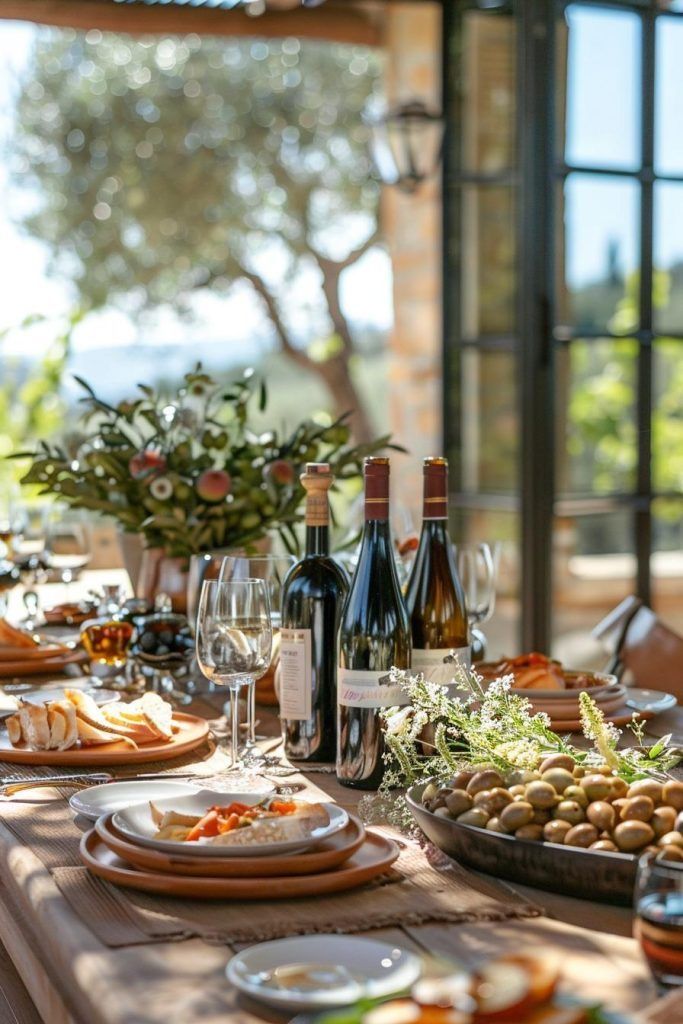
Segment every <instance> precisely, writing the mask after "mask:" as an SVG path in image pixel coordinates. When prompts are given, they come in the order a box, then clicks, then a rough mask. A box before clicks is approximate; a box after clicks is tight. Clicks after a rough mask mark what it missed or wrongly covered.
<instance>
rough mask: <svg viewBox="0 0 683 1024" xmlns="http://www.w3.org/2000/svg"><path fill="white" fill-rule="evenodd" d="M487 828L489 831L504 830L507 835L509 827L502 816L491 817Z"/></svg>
mask: <svg viewBox="0 0 683 1024" xmlns="http://www.w3.org/2000/svg"><path fill="white" fill-rule="evenodd" d="M486 830H487V831H488V832H502V833H503V834H505V835H507V829H506V828H505V827H504V826H503V823H502V822H501V820H500V818H489V820H488V821H487V822H486Z"/></svg>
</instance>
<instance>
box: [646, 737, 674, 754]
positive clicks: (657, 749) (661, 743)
mask: <svg viewBox="0 0 683 1024" xmlns="http://www.w3.org/2000/svg"><path fill="white" fill-rule="evenodd" d="M672 735H673V734H672V733H670V732H669V733H667V734H666V736H662V737H661V738H660V739H658V740H657V742H656V743H655V744H654V746H652V747H650V748H649V749H648V752H647V756H648V757H649V758H650V760H651V761H652V760H654V758H656V757H659V755H660V754H661V753H662V751H663V750H664V748H665V747H668V746H669V743H670V742H671V737H672Z"/></svg>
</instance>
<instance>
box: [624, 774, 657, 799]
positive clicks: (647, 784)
mask: <svg viewBox="0 0 683 1024" xmlns="http://www.w3.org/2000/svg"><path fill="white" fill-rule="evenodd" d="M628 795H629V796H649V798H650V800H652V803H653V804H658V803H661V800H662V786H661V783H659V782H655V780H654V779H638V780H637V781H636V782H634V783H632V784H631V785H630V786H629V787H628Z"/></svg>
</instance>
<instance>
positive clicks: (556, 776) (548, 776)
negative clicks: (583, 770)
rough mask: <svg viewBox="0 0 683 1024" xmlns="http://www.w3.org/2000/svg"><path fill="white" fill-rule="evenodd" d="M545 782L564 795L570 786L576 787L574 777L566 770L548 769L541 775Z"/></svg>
mask: <svg viewBox="0 0 683 1024" xmlns="http://www.w3.org/2000/svg"><path fill="white" fill-rule="evenodd" d="M541 778H542V779H543V781H544V782H549V783H550V785H551V786H553V787H554V789H556V790H557V792H558V793H564V791H565V789H567V787H568V786H573V785H574V776H573V775H572V773H571V772H569V771H567V769H566V768H559V767H558V768H548V770H547V771H545V772H543V773H542V774H541Z"/></svg>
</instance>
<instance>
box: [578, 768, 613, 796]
mask: <svg viewBox="0 0 683 1024" xmlns="http://www.w3.org/2000/svg"><path fill="white" fill-rule="evenodd" d="M581 785H582V786H583V788H584V789H585V790H586V796H587V797H588V801H589V803H592V802H593V800H605V799H606V798H607V796H608V794H609V791H610V788H611V787H610V783H609V780H608V779H607V778H605V776H604V775H600V774H598V773H597V772H593V774H592V775H586V777H585V778H584V779H581Z"/></svg>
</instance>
